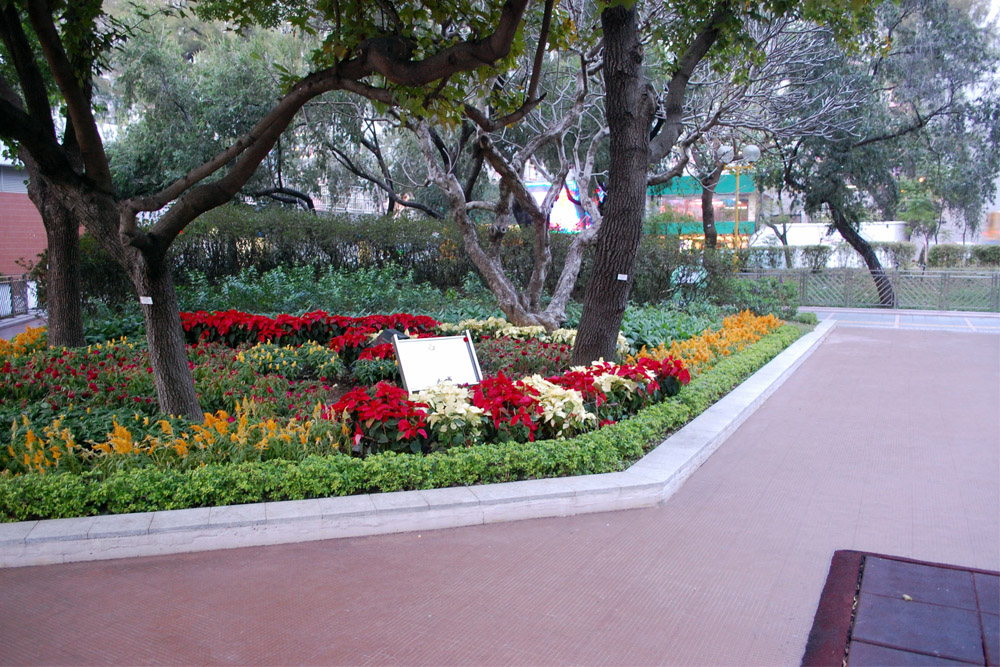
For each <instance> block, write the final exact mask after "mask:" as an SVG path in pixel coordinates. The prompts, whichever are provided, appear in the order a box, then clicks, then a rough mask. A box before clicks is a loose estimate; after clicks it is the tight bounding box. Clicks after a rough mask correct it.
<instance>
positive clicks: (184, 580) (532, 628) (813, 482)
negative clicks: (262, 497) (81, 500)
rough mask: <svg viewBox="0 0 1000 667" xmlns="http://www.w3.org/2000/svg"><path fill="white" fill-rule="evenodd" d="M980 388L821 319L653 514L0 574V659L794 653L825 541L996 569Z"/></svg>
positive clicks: (874, 336) (999, 511) (968, 367)
mask: <svg viewBox="0 0 1000 667" xmlns="http://www.w3.org/2000/svg"><path fill="white" fill-rule="evenodd" d="M998 378H1000V337H997V336H992V335H973V334H956V333H947V332H927V331H905V330H869V329H843V330H836V331H834V332H833V333H832V334H831V336H830V337H829V338H828V339H827V340H826V342H825V343H824V344H823V345H822V346H821V347H820V349H819V350H817V351H816V352H815V353H814V354H813V356H812V357H810V358H809V359H808V360H807V361H806V362H805V364H804V365H803V366H802V368H801V369H800V370H799V371H798V372H796V374H795V375H794V376H793V377H792V378H790V379H789V380H788V381H787V382H786V383H785V384H784V385H783V386H782V387H781V388H780V389H779V390H778V391H777V392H776V393H775V394H774V395H773V396H772V397H771V399H770V400H768V401H767V402H766V403H765V404H764V405H763V406H762V407H761V408H760V409H759V410H758V411H757V412H756V413H755V414H754V415H753V416H752V417H751V418H750V419H749V420H748V421H747V422H746V423H745V424H744V425H743V426H742V427H741V428H740V429H739V430H738V431H737V432H736V433H735V434H734V435H733V436H732V437H731V438H730V439H729V440H728V441H727V442H726V443H725V444H724V445H723V446H722V448H721V449H720V450H719V451H718V452H717V453H716V454H715V455H713V456H712V458H711V459H709V460H708V462H706V463H705V464H704V466H703V467H702V468H701V469H699V470H698V471H697V472H696V473H695V474H694V475H693V476H692V477H691V478H690V479H689V480H688V482H687V483H686V484H685V485H684V486H683V487H682V488H681V490H680V491H678V492H677V494H675V495H674V496H673V497H672V498H671V499H670V500H669V501H668V502H666V503H665V504H664V505H663V506H661V507H657V508H652V509H646V510H630V511H623V512H612V513H605V514H593V515H583V516H577V517H572V518H554V519H539V520H532V521H521V522H515V523H509V524H496V525H488V526H475V527H469V528H460V529H449V530H440V531H430V532H425V533H420V534H417V533H409V534H399V535H391V536H381V537H367V538H353V539H341V540H330V541H324V542H311V543H301V544H292V545H283V546H275V547H255V548H246V549H234V550H229V551H216V552H203V553H192V554H183V555H175V556H158V557H146V558H135V559H128V560H118V561H98V562H89V563H74V564H68V565H58V566H44V567H32V568H16V569H7V570H0V591H2V594H0V662H2V663H3V664H108V663H114V664H160V663H163V664H195V663H197V664H205V663H220V664H221V663H226V664H233V663H235V664H244V663H254V664H376V665H393V664H415V665H421V664H435V665H438V664H518V665H521V664H525V665H546V664H588V665H589V664H613V665H647V664H681V665H705V664H721V665H736V664H740V665H749V664H761V665H778V664H798V663H799V662H800V660H801V658H802V654H803V650H804V648H805V644H806V638H807V635H808V633H809V630H810V626H811V624H812V620H813V614H814V613H815V611H816V607H817V603H818V601H819V597H820V592H821V591H822V589H823V585H824V580H825V578H826V574H827V569H828V567H829V564H830V560H831V557H832V555H833V552H834V551H835V550H837V549H855V550H859V551H866V552H874V553H883V554H891V555H895V556H901V557H906V558H913V559H918V560H924V561H931V562H943V563H950V564H955V565H961V566H964V567H969V568H977V569H986V570H998V569H1000V567H998V566H1000V522H998V521H997V517H998V516H1000V490H998V489H1000V485H998V477H1000V417H998V406H1000V382H998Z"/></svg>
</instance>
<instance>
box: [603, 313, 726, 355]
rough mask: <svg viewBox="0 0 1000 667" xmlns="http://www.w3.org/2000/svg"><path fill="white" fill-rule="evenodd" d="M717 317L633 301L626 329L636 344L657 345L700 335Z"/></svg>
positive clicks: (626, 320)
mask: <svg viewBox="0 0 1000 667" xmlns="http://www.w3.org/2000/svg"><path fill="white" fill-rule="evenodd" d="M716 319H718V318H715V317H703V316H696V315H689V314H687V313H685V312H683V311H679V310H670V309H668V308H664V307H663V306H636V305H631V304H630V305H629V306H628V307H627V308H626V309H625V317H624V318H623V320H622V333H623V334H624V335H625V338H627V339H628V341H629V342H630V343H631V344H632V347H633V348H636V349H638V348H640V347H642V346H643V345H645V346H647V347H656V346H657V345H661V344H664V343H666V344H668V345H669V344H670V342H671V341H674V340H685V339H687V338H691V337H692V336H696V335H698V334H699V333H701V332H702V331H704V330H705V329H707V328H708V327H710V326H713V325H714V324H716Z"/></svg>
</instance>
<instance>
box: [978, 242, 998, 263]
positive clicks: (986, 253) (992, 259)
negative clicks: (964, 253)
mask: <svg viewBox="0 0 1000 667" xmlns="http://www.w3.org/2000/svg"><path fill="white" fill-rule="evenodd" d="M972 261H973V262H975V264H976V266H992V267H997V266H1000V245H974V246H972Z"/></svg>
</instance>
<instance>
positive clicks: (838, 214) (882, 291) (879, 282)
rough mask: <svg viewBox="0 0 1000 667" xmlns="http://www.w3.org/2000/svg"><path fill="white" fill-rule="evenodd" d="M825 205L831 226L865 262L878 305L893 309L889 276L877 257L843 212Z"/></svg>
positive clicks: (892, 295)
mask: <svg viewBox="0 0 1000 667" xmlns="http://www.w3.org/2000/svg"><path fill="white" fill-rule="evenodd" d="M825 203H826V205H827V206H828V207H829V209H830V214H831V216H832V217H833V226H834V227H836V228H837V231H838V232H840V235H841V236H842V237H843V238H844V240H845V241H847V242H848V243H849V244H850V245H851V247H852V248H854V249H855V250H857V251H858V254H859V255H861V258H862V259H863V260H865V264H866V265H867V266H868V270H869V271H870V272H871V274H872V280H874V281H875V289H876V290H878V300H879V304H880V305H882V306H884V307H885V308H892V307H894V306H895V305H896V295H895V293H894V292H893V289H892V283H891V282H890V281H889V276H887V275H885V269H883V268H882V263H881V262H880V261H879V260H878V255H877V254H875V251H874V250H873V249H872V247H871V245H869V243H868V241H866V240H864V238H862V237H861V234H859V233H858V230H856V229H855V228H854V225H852V224H851V223H850V221H849V220H848V219H847V216H845V215H844V213H843V211H841V210H840V209H839V208H837V207H835V206H833V205H832V204H830V202H825Z"/></svg>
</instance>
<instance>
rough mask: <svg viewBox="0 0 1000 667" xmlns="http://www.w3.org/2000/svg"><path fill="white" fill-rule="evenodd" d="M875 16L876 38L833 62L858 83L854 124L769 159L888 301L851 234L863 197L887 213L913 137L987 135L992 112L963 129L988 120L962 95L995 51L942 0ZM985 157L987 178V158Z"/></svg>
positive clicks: (916, 0) (864, 245) (882, 282)
mask: <svg viewBox="0 0 1000 667" xmlns="http://www.w3.org/2000/svg"><path fill="white" fill-rule="evenodd" d="M878 21H879V29H880V31H881V34H882V35H883V39H884V44H885V46H884V47H883V48H882V49H879V50H876V51H867V52H862V53H861V54H859V55H856V56H852V57H850V58H848V57H847V55H846V54H845V56H844V57H843V58H842V59H841V60H840V61H839V63H837V64H836V69H835V71H836V73H837V76H838V77H839V78H840V80H841V82H842V83H841V84H840V86H838V87H841V86H850V87H853V88H856V89H859V90H865V91H867V94H866V97H865V99H864V104H863V105H861V106H859V108H858V109H857V110H856V111H855V112H854V114H855V116H856V117H857V119H858V124H857V128H856V129H855V130H854V131H852V132H843V133H841V134H840V135H839V136H835V137H832V138H817V137H801V138H798V139H793V140H784V141H782V140H779V141H777V144H778V149H777V150H776V154H777V155H778V163H777V164H776V165H775V166H774V167H773V168H772V169H771V171H770V173H771V176H770V182H772V183H773V182H774V181H776V180H778V179H780V181H781V182H782V183H784V185H785V186H787V187H788V189H789V190H790V191H792V192H794V193H796V194H797V195H798V197H799V198H800V200H801V201H802V203H803V207H804V209H805V210H806V211H807V212H809V213H815V212H818V211H821V210H827V211H829V214H830V217H831V220H832V223H833V227H834V228H835V229H836V230H837V231H838V232H839V233H840V235H841V236H842V237H843V238H844V240H845V241H847V242H848V243H849V244H850V245H851V246H852V247H853V248H854V249H855V250H856V251H857V252H858V253H859V254H860V255H861V257H862V259H863V260H864V262H865V264H866V265H867V267H868V269H869V271H870V272H871V274H872V278H873V280H874V282H875V285H876V288H877V290H878V294H879V300H880V303H881V304H882V305H884V306H892V305H893V304H894V302H895V295H894V293H893V290H892V285H891V283H890V281H889V279H888V277H887V276H886V274H885V271H884V270H883V268H882V265H881V262H880V261H879V259H878V256H877V255H876V254H875V252H874V250H873V249H872V247H871V245H870V244H869V243H868V242H867V241H866V240H865V239H864V238H863V237H862V236H861V235H860V233H859V231H858V230H859V227H860V222H861V220H862V219H863V216H864V215H865V212H866V208H867V206H868V205H869V203H871V204H873V205H874V206H875V207H877V208H878V209H880V210H881V211H882V212H883V214H884V215H886V216H887V217H892V215H893V214H894V213H895V211H896V207H897V205H898V203H899V201H898V198H899V188H898V185H897V178H898V175H899V174H900V173H901V171H902V170H903V169H904V168H905V167H906V166H907V158H906V156H907V155H908V154H909V155H911V156H912V155H913V152H912V147H913V145H914V144H913V143H912V142H914V141H920V140H922V139H921V138H926V137H928V136H933V135H935V134H937V133H938V132H943V133H945V134H950V135H953V137H954V139H953V140H954V141H957V142H959V143H960V144H961V143H966V142H970V143H977V142H979V143H981V142H983V141H984V139H985V140H987V141H992V142H995V141H996V137H997V130H996V127H995V120H993V121H989V122H987V123H985V124H980V125H979V127H980V128H983V126H984V125H985V126H987V130H988V131H987V132H986V136H984V135H983V134H981V133H980V132H976V131H974V132H972V133H970V134H967V133H968V132H969V130H970V129H972V128H974V127H975V125H976V124H975V123H973V122H972V121H973V119H974V118H976V117H980V118H990V117H993V118H996V116H995V115H994V114H995V112H992V111H985V112H984V111H983V108H982V107H983V104H982V103H981V102H973V101H972V99H971V96H972V95H973V93H975V92H976V91H977V90H978V89H980V87H981V86H982V85H983V83H984V81H985V80H986V77H988V76H989V75H990V73H991V71H992V70H993V69H994V68H995V64H996V62H997V56H996V53H995V51H994V50H993V49H992V48H991V45H990V43H989V39H988V33H986V32H985V31H984V30H982V29H980V28H978V27H976V25H975V24H974V23H973V22H972V21H971V20H970V19H969V17H968V16H967V15H965V14H963V13H962V12H960V11H957V10H955V9H953V8H952V7H950V6H949V4H948V3H947V2H945V1H944V0H904V1H903V2H901V3H899V4H898V5H897V4H894V3H885V4H883V5H880V6H879V10H878ZM989 104H990V103H987V104H986V106H987V109H988V108H989ZM993 104H995V103H993ZM994 108H995V107H994ZM977 110H978V111H977ZM990 125H992V127H989V126H990ZM944 128H951V130H950V131H948V130H944ZM956 130H957V131H956ZM991 137H992V138H991ZM993 145H994V146H995V145H996V144H995V143H994V144H993ZM987 164H989V162H987ZM992 165H993V167H992V169H993V174H994V176H995V174H996V171H995V170H996V162H993V163H992ZM910 168H911V170H912V167H910ZM988 173H989V167H987V169H986V174H988ZM986 174H984V176H985V175H986ZM992 178H993V177H988V178H983V177H979V178H977V179H975V182H976V183H978V184H980V185H978V186H977V188H978V191H979V192H984V191H985V190H986V189H987V185H986V184H985V183H986V182H988V181H990V180H992Z"/></svg>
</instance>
